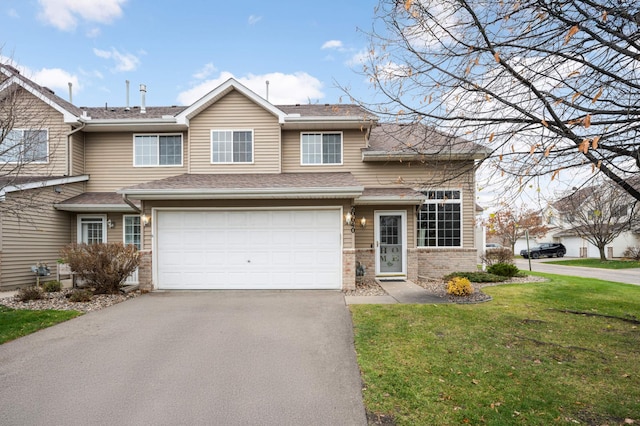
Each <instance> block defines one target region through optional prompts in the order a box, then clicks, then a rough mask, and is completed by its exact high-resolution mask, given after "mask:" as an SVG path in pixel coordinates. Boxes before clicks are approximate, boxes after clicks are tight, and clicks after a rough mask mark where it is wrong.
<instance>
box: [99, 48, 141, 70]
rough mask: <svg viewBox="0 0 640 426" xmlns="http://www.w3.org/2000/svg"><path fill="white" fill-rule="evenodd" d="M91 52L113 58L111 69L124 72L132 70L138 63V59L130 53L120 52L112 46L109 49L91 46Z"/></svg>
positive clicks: (102, 56)
mask: <svg viewBox="0 0 640 426" xmlns="http://www.w3.org/2000/svg"><path fill="white" fill-rule="evenodd" d="M93 53H94V54H95V55H96V56H97V57H99V58H103V59H113V61H114V62H115V68H114V69H113V71H116V72H124V71H134V70H135V69H137V68H138V66H139V65H140V59H138V57H136V56H135V55H133V54H131V53H120V52H119V51H118V50H117V49H116V48H114V47H112V48H111V50H100V49H96V48H95V47H94V48H93Z"/></svg>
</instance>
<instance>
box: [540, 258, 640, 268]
mask: <svg viewBox="0 0 640 426" xmlns="http://www.w3.org/2000/svg"><path fill="white" fill-rule="evenodd" d="M545 263H554V264H556V265H564V266H585V267H587V268H602V269H629V268H640V262H638V261H636V260H600V259H567V260H554V261H552V262H545Z"/></svg>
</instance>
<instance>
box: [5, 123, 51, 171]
mask: <svg viewBox="0 0 640 426" xmlns="http://www.w3.org/2000/svg"><path fill="white" fill-rule="evenodd" d="M10 131H12V132H13V131H16V132H22V134H23V138H22V139H21V140H22V141H24V132H25V131H32V132H33V131H44V132H45V133H46V135H47V159H46V160H45V161H20V160H18V161H7V164H49V163H50V161H49V129H15V128H14V129H10ZM23 143H24V142H23Z"/></svg>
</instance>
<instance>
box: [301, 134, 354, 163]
mask: <svg viewBox="0 0 640 426" xmlns="http://www.w3.org/2000/svg"><path fill="white" fill-rule="evenodd" d="M318 134H319V135H325V134H326V135H335V134H338V135H340V162H339V163H305V162H304V155H303V153H302V135H318ZM320 148H322V144H321V145H320ZM322 157H323V155H322V153H321V154H320V158H321V159H322ZM343 164H344V132H341V131H336V132H310V131H307V132H300V165H301V166H305V167H318V166H321V167H327V166H342V165H343Z"/></svg>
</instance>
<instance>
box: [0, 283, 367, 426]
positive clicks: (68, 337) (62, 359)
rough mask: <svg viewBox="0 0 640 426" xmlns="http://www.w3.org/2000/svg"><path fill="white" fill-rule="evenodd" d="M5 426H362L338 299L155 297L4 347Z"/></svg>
mask: <svg viewBox="0 0 640 426" xmlns="http://www.w3.org/2000/svg"><path fill="white" fill-rule="evenodd" d="M0 401H2V402H1V403H0V406H1V409H0V424H2V425H23V424H29V425H44V424H47V425H51V424H65V425H80V424H82V425H87V424H91V425H103V424H104V425H106V424H110V425H111V424H118V425H150V424H153V425H179V424H189V425H196V424H198V425H199V424H225V425H233V424H243V425H252V424H256V425H257V424H260V425H274V424H278V425H301V424H309V425H310V424H313V425H337V424H340V425H364V424H366V418H365V411H364V407H363V404H362V397H361V382H360V376H359V372H358V366H357V363H356V358H355V350H354V347H353V332H352V328H351V317H350V315H349V312H348V310H347V307H346V306H345V303H344V297H343V295H342V293H340V292H332V291H293V292H290V291H212V292H166V293H161V292H158V293H152V294H147V295H144V296H141V297H138V298H135V299H132V300H129V301H126V302H123V303H120V304H118V305H115V306H112V307H109V308H107V309H104V310H101V311H98V312H93V313H89V314H87V315H84V316H81V317H79V318H76V319H73V320H71V321H68V322H65V323H62V324H59V325H56V326H54V327H51V328H49V329H45V330H42V331H39V332H37V333H35V334H32V335H29V336H26V337H23V338H21V339H18V340H15V341H13V342H9V343H6V344H4V345H1V346H0Z"/></svg>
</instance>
